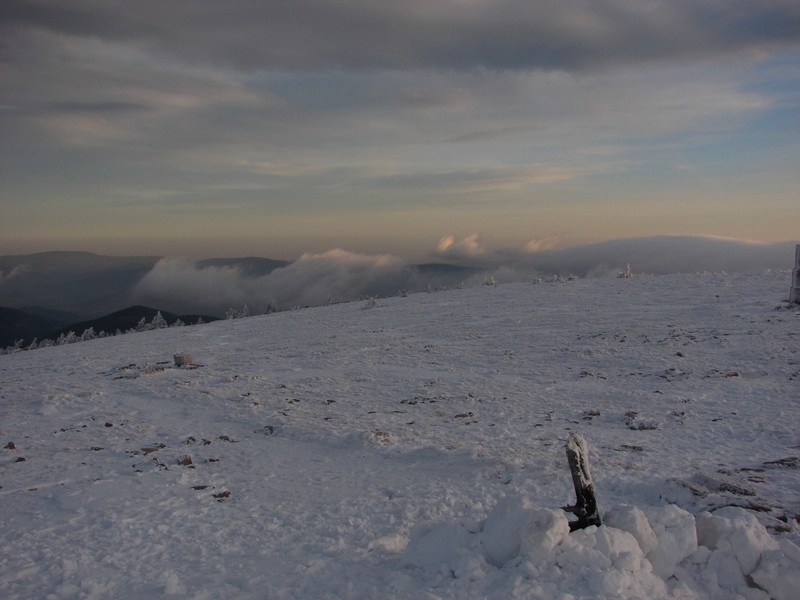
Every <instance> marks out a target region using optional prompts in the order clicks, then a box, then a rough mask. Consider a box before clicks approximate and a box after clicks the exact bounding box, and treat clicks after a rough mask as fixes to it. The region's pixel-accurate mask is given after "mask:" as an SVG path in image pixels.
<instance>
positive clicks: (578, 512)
mask: <svg viewBox="0 0 800 600" xmlns="http://www.w3.org/2000/svg"><path fill="white" fill-rule="evenodd" d="M567 461H569V470H570V472H571V473H572V483H573V485H574V486H575V498H576V500H575V506H565V507H564V510H566V511H569V512H571V513H572V514H574V515H575V516H576V517H578V520H577V521H571V522H570V524H569V530H570V531H575V530H576V529H584V528H585V527H589V526H590V525H597V526H600V513H599V512H597V500H596V499H595V497H594V484H593V483H592V474H591V472H590V471H589V444H588V443H587V442H586V438H584V437H583V436H582V435H581V434H580V433H571V434H570V436H569V440H568V441H567Z"/></svg>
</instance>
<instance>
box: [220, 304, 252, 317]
mask: <svg viewBox="0 0 800 600" xmlns="http://www.w3.org/2000/svg"><path fill="white" fill-rule="evenodd" d="M249 316H250V308H249V307H248V306H247V304H245V305H244V306H243V307H242V308H241V309H237V308H229V309H228V310H227V311H225V318H226V319H244V318H245V317H249Z"/></svg>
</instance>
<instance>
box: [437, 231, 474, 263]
mask: <svg viewBox="0 0 800 600" xmlns="http://www.w3.org/2000/svg"><path fill="white" fill-rule="evenodd" d="M485 254H486V248H484V247H483V245H482V244H481V241H480V237H479V236H478V234H477V233H473V234H472V235H468V236H466V237H464V238H461V239H456V237H455V236H454V235H446V236H444V237H443V238H442V239H441V240H439V244H438V245H437V246H436V255H437V257H438V258H440V259H443V260H448V261H453V262H460V261H474V260H475V259H476V258H479V257H482V256H484V255H485Z"/></svg>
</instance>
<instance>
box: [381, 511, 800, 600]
mask: <svg viewBox="0 0 800 600" xmlns="http://www.w3.org/2000/svg"><path fill="white" fill-rule="evenodd" d="M604 523H605V524H604V525H602V526H600V527H595V526H592V527H588V528H585V529H579V530H577V531H575V532H573V533H570V530H569V523H568V521H567V518H566V516H565V514H564V513H563V512H562V511H558V510H552V509H549V508H541V507H537V506H535V505H534V504H533V503H532V502H531V501H530V500H529V499H528V498H527V497H521V496H514V495H511V496H507V497H505V498H503V499H502V500H500V501H499V502H498V503H497V505H496V506H495V508H494V509H493V510H492V511H491V512H490V513H489V515H488V517H487V518H486V519H485V520H484V521H483V522H478V523H470V522H468V521H463V522H457V523H439V524H435V525H428V526H426V527H418V528H417V529H416V530H415V531H412V534H411V539H410V541H409V543H408V545H407V546H406V548H405V551H404V552H403V554H402V558H401V564H402V565H403V566H404V567H406V568H413V569H422V570H426V571H430V572H432V573H440V574H442V575H445V576H446V577H447V578H449V579H456V580H457V579H461V578H467V579H468V580H470V581H477V580H481V579H485V578H487V577H490V576H491V575H492V573H493V572H495V570H503V571H506V573H505V576H506V578H507V579H508V576H509V575H510V572H508V571H509V570H517V571H518V574H519V575H520V576H521V577H523V578H524V579H530V580H535V582H536V585H537V586H539V588H537V589H539V590H540V591H543V590H547V589H552V590H555V589H558V590H561V592H564V591H566V590H568V591H569V592H570V593H572V594H576V595H580V596H586V597H597V596H607V597H614V598H651V599H655V598H669V597H674V596H675V595H676V594H677V595H678V596H681V597H684V596H688V597H710V598H723V597H732V596H736V595H738V596H739V597H742V598H754V599H755V598H759V599H766V598H775V599H778V600H782V599H784V598H786V599H788V598H794V597H795V596H794V594H795V593H796V590H797V589H800V548H798V547H797V546H796V545H794V544H793V543H791V542H790V541H788V540H785V539H781V540H777V539H775V538H774V537H773V536H771V535H770V534H769V533H768V532H767V530H766V529H765V528H764V526H763V525H761V523H759V521H758V519H756V518H755V516H753V515H752V514H751V513H749V512H748V511H746V510H744V509H742V508H737V507H728V508H724V509H720V510H719V511H717V512H716V513H715V514H711V513H708V512H704V513H700V514H699V515H697V517H695V516H694V515H692V514H691V513H689V512H687V511H685V510H683V509H681V508H679V507H678V506H676V505H673V504H668V505H666V506H662V507H655V508H648V509H647V510H643V509H641V508H638V507H635V506H629V505H618V506H615V507H613V508H612V509H611V510H609V511H608V512H607V513H606V514H605V515H604ZM396 541H397V540H396V539H395V540H392V542H393V544H391V545H392V546H394V545H395V543H396ZM543 597H549V595H548V594H546V593H545V594H544V595H543Z"/></svg>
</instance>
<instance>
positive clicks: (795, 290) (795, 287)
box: [789, 244, 800, 304]
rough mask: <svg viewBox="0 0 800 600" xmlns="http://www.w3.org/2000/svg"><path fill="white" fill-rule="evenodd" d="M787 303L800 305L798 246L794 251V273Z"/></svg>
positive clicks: (799, 246)
mask: <svg viewBox="0 0 800 600" xmlns="http://www.w3.org/2000/svg"><path fill="white" fill-rule="evenodd" d="M789 302H791V303H792V304H800V244H798V245H797V246H795V249H794V271H792V290H791V292H789Z"/></svg>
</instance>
